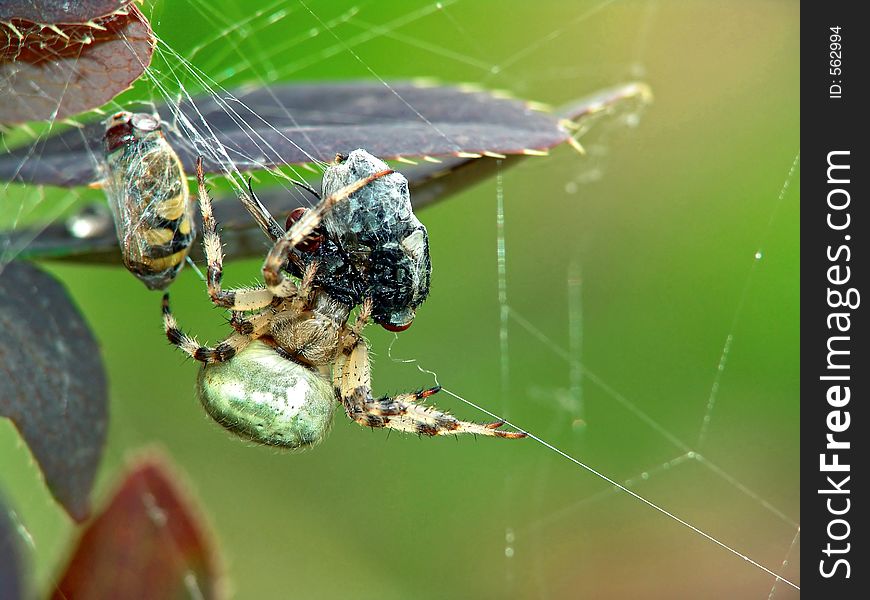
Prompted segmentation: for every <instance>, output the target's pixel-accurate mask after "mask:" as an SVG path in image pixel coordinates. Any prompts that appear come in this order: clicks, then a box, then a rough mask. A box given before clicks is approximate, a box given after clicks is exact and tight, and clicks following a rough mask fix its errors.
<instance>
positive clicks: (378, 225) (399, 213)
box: [163, 150, 525, 448]
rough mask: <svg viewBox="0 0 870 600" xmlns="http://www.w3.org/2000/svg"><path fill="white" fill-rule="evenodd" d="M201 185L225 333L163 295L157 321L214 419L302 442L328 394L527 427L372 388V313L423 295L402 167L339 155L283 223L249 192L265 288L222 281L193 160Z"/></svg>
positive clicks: (399, 410)
mask: <svg viewBox="0 0 870 600" xmlns="http://www.w3.org/2000/svg"><path fill="white" fill-rule="evenodd" d="M197 181H198V184H199V204H200V209H201V211H202V219H203V246H204V248H205V254H206V258H207V260H208V275H207V283H208V292H209V296H210V297H211V300H212V302H213V303H214V304H215V305H217V306H220V307H222V308H225V309H228V310H230V311H233V318H232V319H231V321H230V323H231V324H232V326H233V328H234V329H235V331H234V332H233V333H232V334H231V335H230V336H229V337H227V338H226V339H225V340H224V341H222V342H221V343H219V344H217V345H216V346H214V347H208V346H200V345H199V344H198V343H197V342H196V340H195V339H194V338H192V337H190V336H188V335H186V334H184V333H183V332H182V331H181V330H179V328H178V326H177V324H176V321H175V318H174V317H173V315H172V313H171V312H170V310H169V296H168V294H167V295H165V296H164V297H163V324H164V329H165V331H166V336H167V337H168V338H169V341H170V342H171V343H172V344H174V345H176V346H178V347H179V348H180V349H181V350H183V351H184V352H186V353H187V354H189V355H190V356H191V357H193V358H195V359H196V360H198V361H201V362H202V363H204V364H203V366H202V368H201V370H200V372H199V376H198V380H197V395H198V396H199V399H200V401H201V402H202V404H203V406H204V407H205V409H206V411H207V412H208V413H209V414H210V415H211V416H212V417H213V418H214V419H215V420H216V421H218V422H219V423H220V424H221V425H223V426H224V427H226V428H227V429H228V430H230V431H231V432H233V433H235V434H237V435H239V436H241V437H243V438H247V439H249V440H252V441H254V442H257V443H261V444H267V445H272V446H283V447H289V448H304V447H308V446H311V445H313V444H316V443H317V442H318V441H320V440H321V439H322V438H323V437H324V435H325V433H326V432H327V430H328V429H329V426H330V424H331V422H332V415H333V411H334V409H335V406H336V404H337V402H336V400H337V401H338V403H341V405H342V406H343V407H344V410H345V412H346V413H347V416H348V417H349V418H350V419H352V420H353V421H355V422H356V423H358V424H360V425H363V426H369V427H385V428H390V429H397V430H399V431H404V432H410V433H417V434H420V435H429V436H434V435H455V434H460V433H472V434H479V435H486V436H498V437H504V438H521V437H524V436H525V434H524V433H521V432H509V431H501V430H500V429H499V427H501V426H502V425H503V424H504V423H503V422H495V423H487V424H480V423H471V422H468V421H460V420H458V419H456V418H455V417H453V416H452V415H450V414H447V413H445V412H442V411H439V410H437V409H436V408H435V407H432V406H427V405H424V404H421V403H420V402H419V401H420V400H422V399H424V398H427V397H428V396H431V395H432V394H434V393H436V392H437V391H438V390H439V389H440V388H439V387H433V388H429V389H425V390H422V391H419V392H413V393H407V394H399V395H396V396H384V397H381V398H374V397H372V389H371V369H370V365H369V352H368V347H367V345H366V341H365V339H364V338H363V337H362V332H363V328H364V327H365V326H366V324H367V323H368V322H369V321H370V320H373V321H375V322H376V323H378V324H380V325H382V326H383V327H385V328H387V329H389V330H391V331H401V330H403V329H406V328H407V327H408V326H410V324H411V322H412V320H413V318H414V316H415V313H416V309H417V307H418V306H419V305H420V304H421V303H422V302H423V301H424V300H425V298H426V296H427V295H428V291H429V273H430V270H431V267H430V263H429V248H428V236H427V234H426V228H425V227H424V226H423V225H422V223H420V221H419V220H417V218H416V216H414V214H413V212H412V210H411V202H410V196H409V192H408V182H407V180H406V179H405V178H404V177H403V176H402V175H401V174H399V173H396V172H394V171H392V170H391V169H389V168H388V167H387V165H386V163H384V162H383V161H381V160H379V159H377V158H375V157H374V156H372V155H371V154H369V153H367V152H366V151H364V150H356V151H354V152H352V153H350V155H349V156H347V157H344V156H339V157H337V158H336V162H335V163H334V164H332V165H330V166H329V167H328V168H327V170H326V172H325V173H324V178H323V196H324V197H323V198H322V199H320V201H319V202H318V204H317V205H316V206H315V207H314V208H312V209H309V210H304V211H301V210H297V211H294V212H293V213H291V215H290V218H289V219H288V222H287V229H286V231H285V230H284V228H282V227H281V226H280V225H279V224H278V223H277V222H276V221H275V219H274V218H273V217H272V215H270V214H269V213H268V211H266V209H265V208H264V207H263V206H262V205H261V204H260V203H259V201H257V199H256V196H254V195H253V193H252V194H251V196H250V197H249V198H246V199H245V205H246V207H247V208H248V210H249V211H250V212H251V214H252V216H253V217H254V219H255V220H256V221H257V223H258V224H259V225H260V227H261V229H263V231H264V233H265V234H266V235H267V236H268V237H269V238H270V239H271V240H272V242H273V245H272V248H271V249H270V250H269V252H268V254H267V255H266V260H265V262H264V263H263V280H264V282H265V287H255V288H240V289H235V290H223V289H222V288H221V277H222V263H223V251H222V246H221V241H220V237H219V235H218V233H217V224H216V222H215V219H214V216H213V215H212V207H211V200H210V199H209V196H208V191H207V189H206V185H205V180H204V177H203V170H202V160H201V159H199V160H198V161H197ZM311 191H313V190H311ZM356 306H360V310H359V313H358V315H357V316H356V319H355V320H354V321H353V324H349V323H348V320H349V317H350V314H351V311H352V310H353V309H354V308H356ZM330 381H331V385H330Z"/></svg>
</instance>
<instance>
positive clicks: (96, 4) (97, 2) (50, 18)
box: [0, 0, 132, 25]
mask: <svg viewBox="0 0 870 600" xmlns="http://www.w3.org/2000/svg"><path fill="white" fill-rule="evenodd" d="M130 2H132V0H76V1H75V2H70V1H69V0H3V3H2V4H0V19H2V20H4V21H10V20H12V19H26V20H28V21H33V22H36V23H46V24H55V25H56V24H58V23H87V22H88V21H90V20H92V19H97V18H99V17H103V16H105V15H108V14H110V13H113V12H115V11H117V10H118V9H119V8H121V7H122V6H124V5H125V4H130Z"/></svg>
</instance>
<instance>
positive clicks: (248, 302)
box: [196, 156, 295, 311]
mask: <svg viewBox="0 0 870 600" xmlns="http://www.w3.org/2000/svg"><path fill="white" fill-rule="evenodd" d="M196 182H197V186H198V190H199V209H200V211H201V212H202V229H203V231H202V245H203V248H204V249H205V256H206V260H207V261H208V274H207V276H206V281H207V284H208V295H209V296H210V297H211V301H212V302H213V303H214V304H215V305H216V306H220V307H222V308H228V309H230V310H235V311H249V310H257V309H260V308H265V307H267V306H269V304H271V303H272V300H274V298H275V295H274V294H272V292H270V291H269V290H267V289H265V288H239V289H236V290H227V291H224V290H223V289H221V279H222V278H223V260H224V252H223V245H222V244H221V238H220V235H218V232H217V222H216V221H215V218H214V213H213V212H212V207H211V198H210V197H209V195H208V188H206V185H205V176H204V175H203V171H202V157H201V156H200V157H198V158H197V159H196ZM264 210H265V209H264ZM288 283H289V284H290V285H289V286H288V288H289V287H294V288H295V286H294V285H293V282H292V281H288ZM291 294H292V292H291ZM288 295H289V294H288Z"/></svg>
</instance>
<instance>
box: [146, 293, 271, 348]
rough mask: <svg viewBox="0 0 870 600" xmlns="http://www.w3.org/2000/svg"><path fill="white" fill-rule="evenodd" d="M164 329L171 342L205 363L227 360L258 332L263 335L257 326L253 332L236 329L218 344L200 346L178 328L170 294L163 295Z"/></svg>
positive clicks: (248, 342)
mask: <svg viewBox="0 0 870 600" xmlns="http://www.w3.org/2000/svg"><path fill="white" fill-rule="evenodd" d="M266 325H268V322H267V323H266ZM163 330H164V331H165V332H166V337H167V339H168V340H169V342H170V343H171V344H173V345H175V346H178V347H179V348H180V349H181V350H182V351H183V352H186V353H187V354H189V355H190V356H191V357H192V358H194V359H196V360H198V361H200V362H204V363H216V362H226V361H228V360H230V359H231V358H232V357H233V356H235V355H236V354H237V353H238V352H239V351H240V350H242V349H243V348H244V347H245V346H247V345H248V344H250V343H251V340H252V339H254V338H253V337H252V336H256V334H257V333H259V334H260V335H262V333H261V332H258V331H257V330H256V328H254V329H252V332H251V334H243V333H239V332H238V331H236V332H233V333H232V334H231V335H230V336H229V337H228V338H226V339H225V340H224V341H222V342H221V343H219V344H218V345H216V346H213V347H212V346H200V345H199V342H197V341H196V339H195V338H192V337H190V336H189V335H187V334H186V333H184V332H183V331H181V330H180V329H179V328H178V323H177V322H176V321H175V317H174V316H173V315H172V311H170V310H169V294H164V295H163Z"/></svg>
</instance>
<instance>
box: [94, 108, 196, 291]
mask: <svg viewBox="0 0 870 600" xmlns="http://www.w3.org/2000/svg"><path fill="white" fill-rule="evenodd" d="M103 145H104V150H105V159H106V160H105V166H106V168H105V177H104V179H103V181H102V187H103V188H104V189H105V191H106V196H107V197H108V201H109V206H110V207H111V209H112V215H113V216H114V218H115V229H116V231H117V233H118V241H119V242H120V245H121V257H122V259H123V261H124V266H126V267H127V269H128V270H129V271H130V272H131V273H133V274H134V275H135V276H136V277H137V278H139V280H140V281H142V283H144V284H145V285H146V286H147V287H148V289H152V290H156V289H165V288H166V287H168V286H169V284H170V283H172V281H173V280H174V279H175V276H176V275H177V274H178V272H179V271H180V270H181V267H182V266H184V261H185V259H186V258H187V254H188V252H189V251H190V247H191V244H192V243H193V239H194V237H195V236H196V227H195V223H194V221H193V208H194V207H193V205H192V203H191V198H190V191H189V190H188V186H187V179H186V177H185V174H184V168H183V167H182V165H181V160H179V158H178V154H176V153H175V150H173V149H172V146H170V145H169V142H167V141H166V138H165V137H164V135H163V131H162V129H161V123H160V120H159V119H158V118H157V117H155V116H153V115H149V114H145V113H130V112H119V113H117V114H115V115H113V116H112V117H110V118H109V119H108V121H107V122H106V134H105V136H104V138H103Z"/></svg>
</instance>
